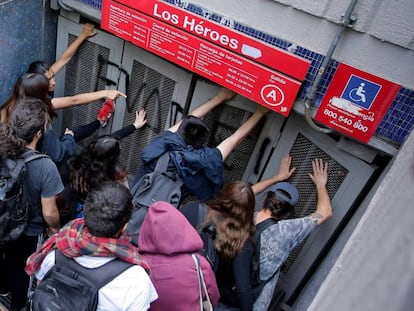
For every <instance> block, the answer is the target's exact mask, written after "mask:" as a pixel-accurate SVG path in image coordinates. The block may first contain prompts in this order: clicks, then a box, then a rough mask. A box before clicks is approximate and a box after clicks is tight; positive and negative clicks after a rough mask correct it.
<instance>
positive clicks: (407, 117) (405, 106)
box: [79, 0, 414, 145]
mask: <svg viewBox="0 0 414 311" xmlns="http://www.w3.org/2000/svg"><path fill="white" fill-rule="evenodd" d="M79 1H80V2H83V3H85V4H88V5H91V6H92V7H94V8H97V9H101V7H102V1H101V0H79ZM165 2H169V3H172V4H175V5H179V6H181V7H184V8H185V9H186V10H189V11H191V12H193V13H195V14H198V15H202V16H204V17H206V18H209V19H211V20H214V21H216V22H219V23H221V24H223V25H226V26H228V27H231V28H233V29H235V30H238V31H240V32H242V33H245V34H247V35H250V36H252V37H254V38H257V39H259V40H261V41H264V42H267V43H269V44H272V45H274V46H277V47H279V48H282V49H285V50H286V49H287V48H289V47H290V45H291V44H290V43H289V42H287V41H284V40H280V39H278V38H275V37H273V36H271V35H269V34H266V33H263V32H260V31H258V30H255V29H253V28H251V27H248V26H246V25H243V24H240V23H238V22H237V21H233V20H228V19H226V17H223V16H219V15H216V14H211V13H210V12H207V11H205V10H204V9H203V8H202V7H199V6H196V5H194V4H189V3H188V1H177V0H165ZM295 54H296V55H298V56H301V57H304V58H306V59H308V60H310V61H311V62H312V64H311V67H310V70H309V71H308V73H307V75H306V79H305V82H304V84H303V87H302V89H301V93H300V98H301V99H304V98H305V96H306V93H307V91H308V89H309V86H310V85H311V84H312V81H313V80H314V79H315V77H316V75H317V72H318V69H319V66H320V65H321V63H322V61H323V59H324V55H320V54H318V53H315V52H312V51H309V50H307V49H305V48H303V47H300V46H298V47H297V48H296V50H295ZM337 66H338V62H336V61H335V60H332V61H331V62H330V65H329V66H328V68H327V69H326V71H325V74H324V76H323V78H322V81H321V83H320V85H319V90H318V93H317V98H316V99H315V102H316V104H318V103H319V102H320V101H321V99H322V97H323V96H324V94H325V92H326V90H327V87H328V85H329V82H330V81H331V80H332V77H333V75H334V73H335V71H336V68H337ZM413 126H414V91H413V90H409V89H405V88H401V89H400V91H399V93H398V95H397V97H396V98H395V101H394V102H393V104H392V105H391V107H390V109H389V110H388V112H387V114H386V115H385V117H384V119H383V120H382V122H381V123H380V125H379V127H378V129H377V131H376V136H377V137H380V138H383V139H385V140H387V141H390V142H392V143H394V144H395V145H400V144H401V143H402V142H404V140H405V139H406V137H407V136H408V134H409V133H410V132H411V130H412V128H413Z"/></svg>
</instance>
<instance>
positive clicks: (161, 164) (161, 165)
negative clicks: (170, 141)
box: [154, 151, 170, 173]
mask: <svg viewBox="0 0 414 311" xmlns="http://www.w3.org/2000/svg"><path fill="white" fill-rule="evenodd" d="M169 162H170V153H169V152H168V151H166V152H164V153H163V154H162V155H161V156H160V157H159V158H158V160H157V165H156V166H155V169H154V171H155V172H160V173H164V172H166V171H167V169H168V163H169Z"/></svg>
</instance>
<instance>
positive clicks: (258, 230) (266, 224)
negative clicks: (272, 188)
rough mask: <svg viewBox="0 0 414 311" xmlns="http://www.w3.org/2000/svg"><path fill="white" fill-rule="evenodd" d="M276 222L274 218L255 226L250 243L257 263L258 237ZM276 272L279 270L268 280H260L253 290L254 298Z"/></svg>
mask: <svg viewBox="0 0 414 311" xmlns="http://www.w3.org/2000/svg"><path fill="white" fill-rule="evenodd" d="M277 222H278V221H277V220H276V219H274V218H268V219H266V220H263V221H262V222H260V223H258V224H257V225H256V230H255V231H254V234H253V237H252V241H253V245H254V247H255V248H256V254H257V259H256V260H257V261H259V262H260V258H259V257H260V247H259V248H258V247H257V245H260V236H261V234H262V232H263V231H264V230H266V229H267V228H269V227H270V226H272V225H275V224H277ZM278 271H279V269H276V271H274V272H273V273H272V275H271V276H270V277H269V278H267V279H266V280H264V281H262V280H260V282H259V283H258V285H257V286H256V287H255V288H254V294H255V295H256V298H257V297H258V295H260V293H261V292H262V289H263V287H264V286H265V285H266V284H267V283H268V282H269V281H270V280H271V279H273V277H274V276H275V275H276V274H277V272H278ZM258 273H259V276H260V271H258Z"/></svg>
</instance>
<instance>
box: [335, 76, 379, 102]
mask: <svg viewBox="0 0 414 311" xmlns="http://www.w3.org/2000/svg"><path fill="white" fill-rule="evenodd" d="M380 90H381V85H379V84H377V83H374V82H371V81H369V80H366V79H362V78H360V77H358V76H356V75H351V77H350V78H349V80H348V83H347V85H346V86H345V89H344V91H343V92H342V95H341V97H342V98H344V99H346V100H348V101H350V102H352V103H354V104H355V105H357V106H359V107H362V108H364V109H367V110H368V109H370V107H371V105H372V104H373V103H374V101H375V98H376V97H377V95H378V93H379V91H380Z"/></svg>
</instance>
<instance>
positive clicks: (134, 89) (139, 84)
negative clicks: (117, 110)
mask: <svg viewBox="0 0 414 311" xmlns="http://www.w3.org/2000/svg"><path fill="white" fill-rule="evenodd" d="M130 81H131V82H130V85H129V89H128V94H127V95H128V96H127V99H128V102H127V106H128V110H129V111H126V114H125V117H124V123H123V126H126V125H129V124H132V122H133V121H134V119H135V111H136V110H139V109H141V108H144V109H145V111H146V113H147V119H148V122H147V125H146V126H144V127H143V128H142V129H139V130H138V131H136V132H135V133H134V134H132V135H130V136H128V137H125V138H124V139H123V140H122V152H121V163H122V164H123V165H124V166H125V167H126V169H127V172H128V173H129V174H135V173H136V171H137V168H138V167H139V166H140V165H141V156H140V155H141V150H142V148H143V147H144V146H146V145H147V144H148V143H150V142H151V141H152V140H153V138H155V136H156V135H158V134H159V133H160V132H162V131H163V130H164V128H165V124H166V121H167V117H168V112H169V109H170V105H171V100H172V96H173V93H174V87H175V81H173V80H171V79H169V78H167V77H166V76H164V75H162V74H160V73H159V72H157V71H154V70H152V69H151V68H148V67H147V66H145V65H143V64H141V63H140V62H138V61H136V60H134V63H133V66H132V73H131V79H130Z"/></svg>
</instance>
